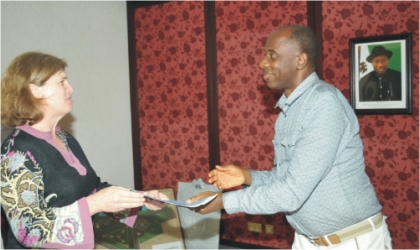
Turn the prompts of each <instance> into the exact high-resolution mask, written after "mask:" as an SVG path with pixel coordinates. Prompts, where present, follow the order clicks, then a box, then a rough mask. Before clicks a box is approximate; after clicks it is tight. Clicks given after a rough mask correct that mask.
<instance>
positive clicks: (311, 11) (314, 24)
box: [306, 1, 324, 79]
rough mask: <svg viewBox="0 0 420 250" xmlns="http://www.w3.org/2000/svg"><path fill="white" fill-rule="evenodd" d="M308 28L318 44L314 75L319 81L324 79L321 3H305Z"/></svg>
mask: <svg viewBox="0 0 420 250" xmlns="http://www.w3.org/2000/svg"><path fill="white" fill-rule="evenodd" d="M306 4H307V7H306V9H307V15H308V16H307V18H308V19H307V20H308V27H309V28H310V29H311V30H312V31H313V32H314V33H315V35H316V37H317V38H318V43H319V55H318V61H317V62H316V73H317V74H318V77H319V78H320V79H324V76H323V72H324V67H323V56H322V1H306Z"/></svg>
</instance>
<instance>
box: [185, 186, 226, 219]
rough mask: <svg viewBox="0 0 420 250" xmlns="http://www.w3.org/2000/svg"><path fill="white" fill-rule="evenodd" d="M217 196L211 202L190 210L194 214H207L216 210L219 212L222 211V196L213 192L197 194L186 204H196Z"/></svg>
mask: <svg viewBox="0 0 420 250" xmlns="http://www.w3.org/2000/svg"><path fill="white" fill-rule="evenodd" d="M215 194H217V196H216V198H214V199H213V200H212V201H210V202H209V203H207V204H205V205H203V206H200V207H196V208H191V210H193V211H194V212H196V213H199V214H208V213H211V212H214V211H217V210H221V209H223V208H224V207H223V194H222V193H215V192H211V191H206V192H202V193H199V194H197V195H195V196H193V197H191V198H189V199H188V200H187V201H186V203H188V204H189V203H193V202H196V201H198V200H201V199H204V198H206V197H209V196H212V195H215Z"/></svg>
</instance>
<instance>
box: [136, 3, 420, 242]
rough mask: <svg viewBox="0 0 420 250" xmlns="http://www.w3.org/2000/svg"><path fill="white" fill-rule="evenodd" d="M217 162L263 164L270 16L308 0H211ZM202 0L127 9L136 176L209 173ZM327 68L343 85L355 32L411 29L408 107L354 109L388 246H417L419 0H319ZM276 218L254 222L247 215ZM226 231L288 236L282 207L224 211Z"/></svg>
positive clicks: (148, 183) (267, 156)
mask: <svg viewBox="0 0 420 250" xmlns="http://www.w3.org/2000/svg"><path fill="white" fill-rule="evenodd" d="M215 4H216V28H217V37H216V39H217V60H218V61H217V65H218V68H217V70H218V90H219V93H218V94H219V122H220V156H221V159H220V160H221V163H222V164H227V163H234V164H238V165H240V166H243V167H246V168H252V169H259V170H263V169H270V168H271V165H272V157H273V151H272V143H271V140H272V137H273V133H274V132H273V124H274V121H275V119H276V116H277V114H278V112H279V110H278V109H274V108H273V107H274V105H275V103H276V101H277V100H278V98H279V97H280V94H281V93H280V92H273V91H271V90H268V89H267V88H266V87H265V84H264V82H263V80H262V78H261V70H260V69H259V66H258V63H259V61H260V60H261V59H262V56H263V46H264V44H265V40H266V38H267V36H268V35H269V34H270V33H271V32H272V31H273V30H274V29H275V28H276V27H279V26H283V25H287V24H296V23H298V24H304V25H305V24H306V22H307V19H306V14H307V10H306V2H305V1H293V2H292V1H289V2H282V1H263V2H256V1H246V2H245V1H230V2H221V1H216V2H215ZM203 8H204V7H203V3H202V2H170V3H165V4H158V5H155V6H152V7H147V8H139V9H137V10H136V13H135V20H136V21H135V25H136V48H137V64H138V83H139V84H138V89H139V91H138V95H139V117H140V127H141V129H140V141H141V157H142V162H141V163H142V174H143V178H142V179H143V185H144V188H145V189H149V188H162V187H173V188H174V189H175V190H176V187H177V182H178V181H191V180H193V179H196V178H199V177H201V178H203V179H204V180H207V173H208V137H207V136H208V135H207V100H206V79H205V77H206V76H205V41H204V39H205V38H204V15H203ZM322 8H323V12H322V15H323V32H322V33H323V39H324V42H323V46H324V51H323V56H324V77H325V80H326V81H328V82H330V83H331V84H333V85H335V86H336V87H338V88H339V89H341V90H342V92H343V93H344V94H345V95H346V96H347V97H349V45H348V40H349V38H352V37H359V36H373V35H383V34H396V33H402V32H413V34H414V36H413V59H414V65H413V69H414V74H413V85H414V91H413V92H414V98H413V99H414V112H413V113H414V115H412V116H411V115H410V116H408V115H392V116H389V115H388V116H385V115H375V116H368V115H366V116H359V122H360V126H361V136H362V139H363V143H364V145H365V156H366V165H367V168H366V171H367V173H368V174H369V176H370V178H371V180H372V183H373V185H374V186H375V189H376V191H377V193H378V196H379V199H380V201H381V203H382V204H383V205H384V213H385V214H386V215H387V216H388V217H389V219H388V225H389V228H390V230H391V233H392V236H393V242H394V248H418V247H419V239H418V231H419V226H418V222H419V216H418V212H419V211H418V210H419V202H418V198H419V197H418V191H419V172H418V170H419V158H418V156H419V154H418V150H419V131H418V129H419V115H418V113H419V63H418V62H419V57H418V54H419V45H418V41H419V31H418V30H419V29H418V13H419V3H418V2H337V1H335V2H330V1H328V2H324V3H323V4H322ZM248 221H250V222H258V223H262V224H264V225H265V224H270V225H274V234H273V235H269V234H265V233H260V234H258V233H251V232H249V231H248V230H247V222H248ZM222 227H223V228H224V230H223V234H222V235H221V236H222V238H223V239H226V240H232V241H235V242H243V243H248V244H255V245H259V246H267V247H273V248H290V247H291V243H292V241H293V232H294V231H293V230H292V229H291V227H290V226H289V224H288V223H287V221H286V219H285V217H284V215H283V214H281V213H280V214H276V215H264V216H260V215H256V216H252V215H245V214H236V215H227V214H223V218H222Z"/></svg>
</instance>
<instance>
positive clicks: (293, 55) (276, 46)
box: [260, 29, 300, 95]
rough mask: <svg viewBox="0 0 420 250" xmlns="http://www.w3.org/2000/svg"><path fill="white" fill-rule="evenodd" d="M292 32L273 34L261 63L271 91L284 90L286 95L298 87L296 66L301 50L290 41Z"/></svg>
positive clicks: (276, 32) (286, 30)
mask: <svg viewBox="0 0 420 250" xmlns="http://www.w3.org/2000/svg"><path fill="white" fill-rule="evenodd" d="M291 33H292V30H290V29H285V30H280V31H275V32H274V33H272V34H271V35H270V36H269V37H268V39H267V42H266V45H265V47H264V50H265V56H264V58H263V60H262V61H261V62H260V68H261V69H262V70H263V78H264V81H265V82H266V83H267V87H268V88H270V89H284V90H285V93H286V95H288V94H289V93H291V92H292V91H293V90H294V89H295V88H296V87H297V84H299V83H295V79H296V77H295V76H296V74H295V73H296V66H297V63H298V55H299V54H300V49H299V48H298V45H297V44H296V43H293V42H291V41H290V40H289V36H290V34H291Z"/></svg>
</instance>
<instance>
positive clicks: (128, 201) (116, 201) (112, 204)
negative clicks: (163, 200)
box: [86, 186, 145, 215]
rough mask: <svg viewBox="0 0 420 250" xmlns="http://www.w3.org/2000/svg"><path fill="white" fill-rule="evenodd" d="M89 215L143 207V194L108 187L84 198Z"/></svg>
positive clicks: (122, 188) (121, 188)
mask: <svg viewBox="0 0 420 250" xmlns="http://www.w3.org/2000/svg"><path fill="white" fill-rule="evenodd" d="M86 200H87V202H88V205H89V209H90V214H91V215H94V214H96V213H99V212H111V213H114V212H118V211H122V210H124V209H128V208H133V207H141V206H143V205H144V202H145V198H144V197H143V194H142V193H140V192H137V191H131V190H130V189H128V188H124V187H118V186H110V187H107V188H104V189H102V190H100V191H98V192H96V193H94V194H91V195H89V196H88V197H87V198H86Z"/></svg>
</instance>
